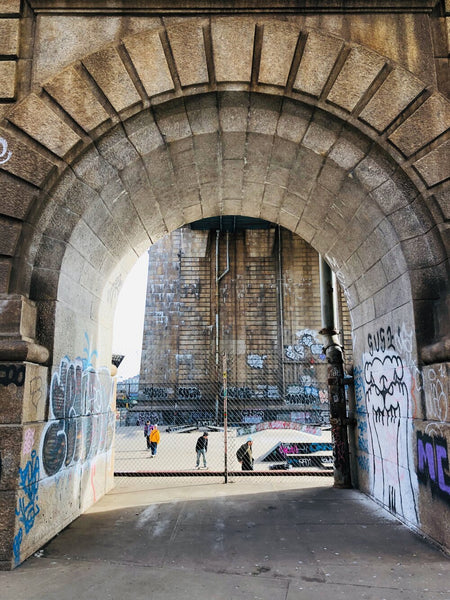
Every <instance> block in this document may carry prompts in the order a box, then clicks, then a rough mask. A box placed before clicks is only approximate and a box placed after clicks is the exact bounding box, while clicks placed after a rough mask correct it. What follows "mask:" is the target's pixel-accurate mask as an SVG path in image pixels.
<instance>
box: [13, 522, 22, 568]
mask: <svg viewBox="0 0 450 600" xmlns="http://www.w3.org/2000/svg"><path fill="white" fill-rule="evenodd" d="M22 539H23V529H22V527H21V528H20V529H19V531H18V532H17V535H16V536H15V538H14V541H13V553H14V562H15V563H16V564H17V563H19V562H20V546H21V545H22Z"/></svg>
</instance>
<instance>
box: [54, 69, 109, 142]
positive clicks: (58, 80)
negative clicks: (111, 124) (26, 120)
mask: <svg viewBox="0 0 450 600" xmlns="http://www.w3.org/2000/svg"><path fill="white" fill-rule="evenodd" d="M44 88H45V90H46V91H47V92H48V93H49V94H50V95H51V96H52V98H53V99H54V100H55V101H56V102H58V104H59V105H60V106H62V108H63V109H64V110H65V111H66V112H68V113H69V115H70V116H71V117H72V118H73V119H74V120H75V121H76V122H77V123H78V124H79V125H80V126H81V127H82V128H83V129H84V130H85V131H87V132H89V131H92V130H93V129H95V128H96V127H98V126H99V125H101V124H102V123H104V122H105V121H107V120H108V119H109V114H108V113H107V111H106V110H105V109H104V108H103V106H102V105H101V104H100V102H99V101H98V100H97V98H96V97H95V95H94V93H93V92H92V89H91V86H90V85H89V83H88V82H87V81H86V80H85V79H84V78H83V77H82V76H81V75H80V73H79V72H78V71H77V69H76V68H75V66H73V65H71V66H70V67H68V68H67V69H64V70H63V71H61V73H59V74H58V75H56V76H55V77H53V79H51V80H50V81H48V82H47V83H46V84H45V85H44Z"/></svg>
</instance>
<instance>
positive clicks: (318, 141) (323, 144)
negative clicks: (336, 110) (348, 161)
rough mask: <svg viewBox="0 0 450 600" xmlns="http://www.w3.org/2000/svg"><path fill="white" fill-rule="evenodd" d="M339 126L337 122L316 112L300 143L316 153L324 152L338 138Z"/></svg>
mask: <svg viewBox="0 0 450 600" xmlns="http://www.w3.org/2000/svg"><path fill="white" fill-rule="evenodd" d="M340 128H341V126H340V124H339V123H337V122H336V121H334V120H332V119H330V118H329V117H327V116H326V115H325V114H321V113H318V114H317V115H315V118H314V120H313V121H311V123H310V124H309V127H308V130H307V132H306V133H305V136H304V138H303V141H302V145H303V146H305V147H306V148H309V149H310V150H313V151H314V152H316V153H317V154H325V153H326V152H328V150H329V149H330V148H331V146H332V145H333V144H334V142H335V141H336V140H337V139H338V137H339V133H340Z"/></svg>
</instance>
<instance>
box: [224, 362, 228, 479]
mask: <svg viewBox="0 0 450 600" xmlns="http://www.w3.org/2000/svg"><path fill="white" fill-rule="evenodd" d="M227 394H228V390H227V355H226V354H225V353H224V355H223V435H224V477H225V481H224V483H228V412H227V411H228V397H227Z"/></svg>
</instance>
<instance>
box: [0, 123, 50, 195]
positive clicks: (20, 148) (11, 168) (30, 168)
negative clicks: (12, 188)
mask: <svg viewBox="0 0 450 600" xmlns="http://www.w3.org/2000/svg"><path fill="white" fill-rule="evenodd" d="M0 137H2V138H3V140H4V142H5V144H6V147H4V148H3V149H2V164H1V168H2V169H4V170H5V171H8V172H9V173H12V174H13V175H17V176H18V177H20V178H21V179H24V180H25V181H28V182H30V183H33V184H35V185H39V184H40V183H42V182H43V181H44V179H45V178H46V177H47V176H48V175H49V173H50V172H51V171H52V170H53V166H54V165H53V164H52V163H51V162H49V161H48V160H47V159H45V158H44V157H43V156H42V155H41V154H38V153H37V152H35V151H34V150H33V149H32V148H30V147H29V146H27V145H25V144H23V143H22V142H20V141H19V140H18V139H17V138H14V137H13V135H12V134H11V133H10V132H9V131H8V132H6V131H1V130H0Z"/></svg>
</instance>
